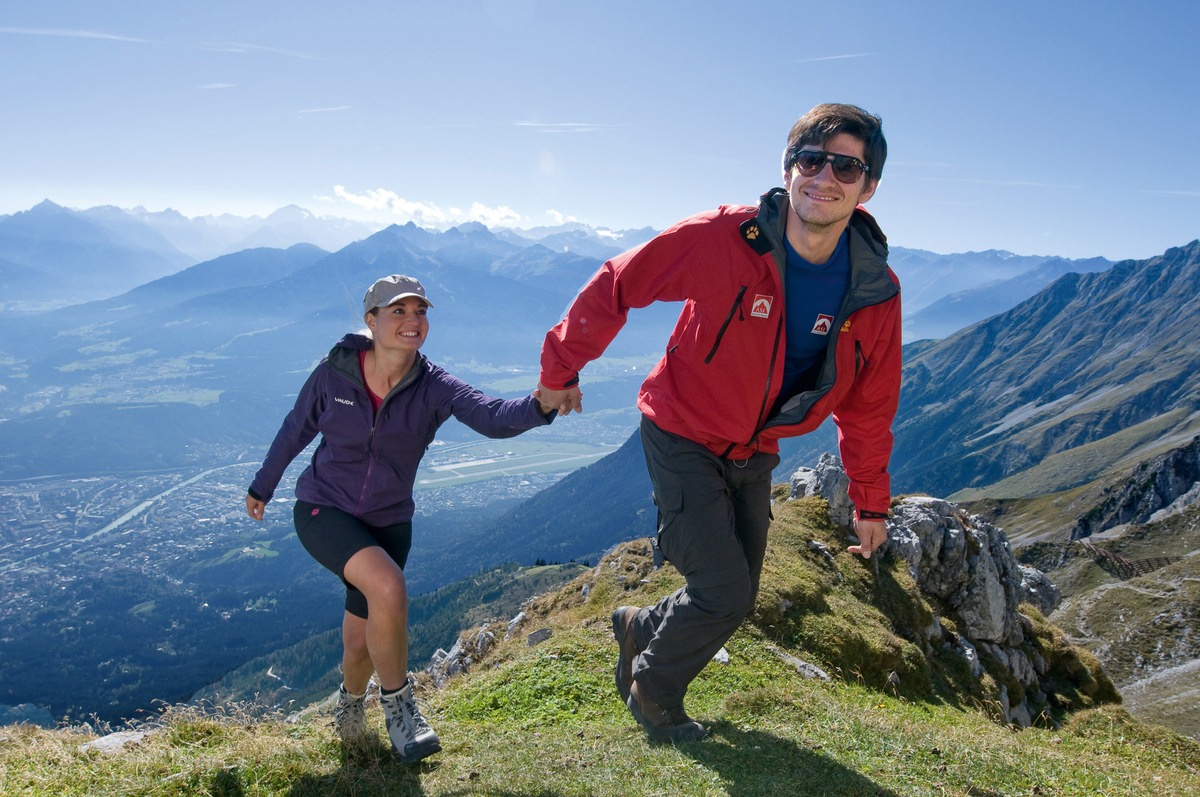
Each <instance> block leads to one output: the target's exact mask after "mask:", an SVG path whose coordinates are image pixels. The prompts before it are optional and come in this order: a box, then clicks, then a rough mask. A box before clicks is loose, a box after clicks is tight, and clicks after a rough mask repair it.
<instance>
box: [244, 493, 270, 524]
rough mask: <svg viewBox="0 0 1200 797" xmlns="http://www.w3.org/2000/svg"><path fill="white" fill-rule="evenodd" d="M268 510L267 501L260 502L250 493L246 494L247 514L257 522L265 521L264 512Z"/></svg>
mask: <svg viewBox="0 0 1200 797" xmlns="http://www.w3.org/2000/svg"><path fill="white" fill-rule="evenodd" d="M266 508H267V502H266V501H260V500H258V499H257V498H255V497H254V496H252V495H250V493H246V512H247V514H249V515H250V517H252V518H254V519H255V520H262V519H263V511H264V510H265V509H266Z"/></svg>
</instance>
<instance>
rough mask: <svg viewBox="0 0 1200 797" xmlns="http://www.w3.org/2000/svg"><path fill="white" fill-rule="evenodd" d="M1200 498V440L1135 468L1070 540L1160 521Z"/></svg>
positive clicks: (1085, 518)
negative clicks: (1132, 524) (1127, 525)
mask: <svg viewBox="0 0 1200 797" xmlns="http://www.w3.org/2000/svg"><path fill="white" fill-rule="evenodd" d="M1197 499H1200V437H1195V438H1193V439H1192V441H1191V442H1190V443H1188V444H1187V445H1186V446H1182V447H1180V448H1176V449H1172V450H1171V451H1168V452H1167V453H1165V454H1160V455H1159V456H1157V457H1155V458H1154V459H1151V460H1148V461H1146V462H1143V463H1142V464H1140V465H1138V466H1137V467H1136V468H1134V469H1133V472H1132V473H1131V474H1130V475H1129V478H1128V479H1127V480H1125V481H1123V482H1121V484H1120V485H1119V486H1118V487H1115V488H1114V487H1110V488H1108V489H1106V490H1105V491H1104V497H1103V498H1102V499H1101V501H1100V503H1098V504H1097V505H1096V506H1095V507H1094V508H1092V509H1091V510H1090V511H1089V512H1088V513H1087V514H1085V515H1083V516H1082V517H1080V518H1079V519H1078V520H1077V521H1076V522H1075V525H1074V527H1072V529H1071V539H1073V540H1078V539H1081V538H1083V537H1089V536H1091V535H1093V534H1098V533H1100V532H1102V531H1105V530H1106V529H1110V528H1112V527H1113V526H1119V525H1121V524H1122V523H1146V522H1148V521H1150V520H1152V519H1153V520H1160V519H1162V518H1163V517H1165V516H1166V515H1167V514H1173V513H1175V512H1179V511H1181V510H1183V509H1184V508H1186V507H1187V506H1188V505H1189V504H1191V503H1193V502H1195V501H1196V500H1197Z"/></svg>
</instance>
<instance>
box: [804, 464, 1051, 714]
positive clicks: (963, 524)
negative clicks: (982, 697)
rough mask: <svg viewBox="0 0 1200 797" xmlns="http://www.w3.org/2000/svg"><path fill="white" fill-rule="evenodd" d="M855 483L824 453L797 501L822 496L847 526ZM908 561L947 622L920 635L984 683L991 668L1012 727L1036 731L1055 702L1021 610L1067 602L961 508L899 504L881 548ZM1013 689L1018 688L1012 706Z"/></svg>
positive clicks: (936, 501) (920, 501) (925, 501)
mask: <svg viewBox="0 0 1200 797" xmlns="http://www.w3.org/2000/svg"><path fill="white" fill-rule="evenodd" d="M848 486H849V480H848V479H847V478H846V476H845V473H843V472H842V470H841V464H840V462H839V461H838V460H837V458H836V457H833V456H831V455H828V454H825V455H823V456H822V457H821V459H820V461H819V462H818V465H817V467H816V468H815V469H810V468H803V469H801V470H800V471H798V472H797V474H796V475H795V476H794V477H793V478H792V490H791V493H790V495H789V497H790V498H799V497H803V496H806V495H818V496H820V497H822V498H824V499H825V500H827V501H828V502H829V503H830V507H831V510H830V515H831V517H832V518H833V519H834V520H835V522H837V523H839V524H841V525H844V526H849V525H850V521H851V518H852V517H853V507H849V508H847V506H848V504H849V499H848V498H847V497H846V489H847V487H848ZM879 553H880V554H881V555H886V554H891V555H893V556H896V557H898V558H900V559H901V560H903V561H904V562H905V564H906V565H907V567H908V572H909V574H910V575H911V576H912V578H913V580H914V581H915V582H916V583H917V585H918V586H919V587H920V589H921V592H922V594H923V595H924V596H925V597H926V599H927V601H928V602H929V603H930V605H931V606H933V607H934V610H935V612H936V613H940V616H941V617H944V618H946V619H948V620H950V621H952V623H953V628H954V629H955V630H954V631H949V630H948V629H947V628H946V627H945V625H944V624H943V623H941V622H934V623H932V624H931V625H930V626H929V627H928V628H926V629H922V630H921V631H920V633H921V634H923V635H924V637H925V639H924V643H925V645H926V646H927V647H934V646H941V647H943V648H944V649H947V650H952V651H955V652H956V653H957V655H960V656H962V657H963V659H964V660H965V661H966V662H967V664H968V666H969V667H970V668H971V672H972V674H973V675H975V676H976V677H979V676H981V675H982V674H983V673H984V672H987V673H988V674H990V675H991V676H992V678H993V679H994V680H995V681H996V682H997V683H998V684H1000V685H1001V686H1000V689H999V692H1000V701H999V702H1000V706H999V709H1000V711H1001V713H1002V714H1003V719H1004V721H1005V722H1008V723H1011V724H1014V725H1019V726H1021V727H1028V726H1029V725H1030V724H1031V723H1032V722H1033V719H1034V718H1035V717H1036V716H1038V714H1039V713H1041V711H1042V709H1043V708H1044V707H1045V705H1046V704H1047V701H1048V699H1049V698H1048V694H1047V693H1048V692H1049V691H1051V690H1050V687H1049V686H1048V685H1046V684H1043V683H1042V681H1043V678H1045V676H1047V675H1048V667H1047V663H1046V661H1045V659H1044V658H1043V657H1042V656H1041V654H1040V653H1038V651H1037V650H1036V648H1035V646H1033V645H1032V640H1031V639H1030V634H1029V633H1028V632H1029V630H1030V622H1029V620H1028V618H1026V617H1024V616H1023V615H1022V614H1021V612H1020V611H1019V609H1018V607H1019V606H1020V605H1021V604H1022V603H1031V604H1033V605H1035V606H1037V607H1038V609H1039V610H1040V611H1041V612H1042V613H1043V614H1046V613H1049V612H1050V611H1053V609H1054V608H1055V607H1056V606H1057V605H1058V603H1059V602H1060V600H1061V598H1060V595H1059V591H1058V589H1057V588H1056V587H1055V586H1054V584H1053V583H1052V582H1051V581H1050V579H1049V578H1047V577H1046V575H1045V574H1044V573H1042V572H1041V571H1040V570H1036V569H1035V568H1032V567H1027V566H1022V565H1021V564H1020V563H1019V562H1017V559H1016V557H1015V556H1014V555H1013V552H1012V549H1011V547H1010V546H1009V542H1008V537H1007V536H1006V535H1005V534H1004V531H1003V530H1001V529H999V528H997V527H996V526H993V525H992V524H991V523H989V522H987V521H986V520H984V519H983V518H982V517H979V516H978V515H971V514H969V513H967V512H966V511H965V510H963V509H961V508H960V507H959V506H958V505H957V504H954V503H952V502H950V501H945V500H942V499H940V498H930V497H925V496H914V497H908V498H904V499H902V500H900V501H898V502H896V503H895V504H893V506H892V517H891V518H890V519H889V520H888V541H887V542H886V543H884V546H883V547H882V548H881V549H880V552H879ZM1007 684H1019V685H1020V688H1019V689H1017V690H1015V691H1016V692H1017V693H1018V694H1019V699H1018V700H1010V697H1009V695H1010V690H1009V689H1008V688H1007Z"/></svg>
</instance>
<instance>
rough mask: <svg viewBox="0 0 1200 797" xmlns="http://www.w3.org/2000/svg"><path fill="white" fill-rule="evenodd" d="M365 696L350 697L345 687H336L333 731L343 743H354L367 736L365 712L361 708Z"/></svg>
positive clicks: (343, 685)
mask: <svg viewBox="0 0 1200 797" xmlns="http://www.w3.org/2000/svg"><path fill="white" fill-rule="evenodd" d="M366 698H367V696H366V695H365V694H361V695H352V694H350V693H349V692H347V691H346V685H345V684H342V685H341V686H340V687H338V694H337V703H335V704H334V707H333V729H334V731H336V732H337V735H338V737H339V738H340V739H341V740H342V741H343V742H356V741H358V740H360V739H362V738H363V737H364V736H366V735H367V712H366V710H365V709H364V708H363V701H365V700H366Z"/></svg>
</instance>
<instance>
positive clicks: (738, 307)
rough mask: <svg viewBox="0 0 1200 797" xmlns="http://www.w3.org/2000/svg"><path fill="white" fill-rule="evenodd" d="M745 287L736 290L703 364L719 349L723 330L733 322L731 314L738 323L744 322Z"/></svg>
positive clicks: (723, 333) (723, 335)
mask: <svg viewBox="0 0 1200 797" xmlns="http://www.w3.org/2000/svg"><path fill="white" fill-rule="evenodd" d="M746 287H747V286H745V285H743V286H742V287H741V289H740V290H738V294H737V298H736V299H734V300H733V307H730V308H729V315H727V316H725V323H723V324H721V328H720V329H719V330H717V339H716V340H715V341H714V342H713V347H712V351H710V352H709V353H708V356H707V357H705V358H704V364H705V365H707V364H708V363H710V362H711V361H712V358H713V357H715V356H716V354H717V349H719V348H720V347H721V338H723V337H725V330H726V329H728V328H729V323H730V322H731V321H733V314H734V313H735V312H736V313H737V314H738V321H745V320H746V316H745V315H744V314H743V313H742V297H743V296H745V295H746Z"/></svg>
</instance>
